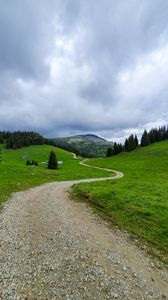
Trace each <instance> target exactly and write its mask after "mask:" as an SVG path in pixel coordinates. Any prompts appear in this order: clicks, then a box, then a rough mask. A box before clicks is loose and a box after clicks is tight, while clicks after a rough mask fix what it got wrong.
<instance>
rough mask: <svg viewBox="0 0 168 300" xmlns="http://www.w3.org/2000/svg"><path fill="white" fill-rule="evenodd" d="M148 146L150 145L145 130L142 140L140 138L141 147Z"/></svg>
mask: <svg viewBox="0 0 168 300" xmlns="http://www.w3.org/2000/svg"><path fill="white" fill-rule="evenodd" d="M149 144H150V139H149V135H148V133H147V131H146V130H145V131H144V133H143V135H142V138H141V147H145V146H148V145H149Z"/></svg>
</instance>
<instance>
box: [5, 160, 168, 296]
mask: <svg viewBox="0 0 168 300" xmlns="http://www.w3.org/2000/svg"><path fill="white" fill-rule="evenodd" d="M83 164H85V162H83ZM115 173H116V175H115V177H114V178H120V177H122V176H123V174H122V173H120V172H116V171H115ZM108 179H109V178H108ZM99 180H101V179H99ZM103 180H105V179H103ZM84 181H87V182H88V181H89V182H91V181H94V179H90V180H80V181H67V182H57V183H50V184H46V185H43V186H40V187H36V188H33V189H30V190H28V191H26V192H19V193H16V194H14V196H13V198H12V199H11V200H10V201H9V202H8V203H6V204H5V207H4V210H3V213H2V214H1V220H0V299H5V300H6V299H7V300H15V299H17V300H19V299H20V300H22V299H27V300H29V299H30V300H35V299H36V300H38V299H44V300H46V299H56V300H61V299H66V300H70V299H71V300H81V299H87V300H94V299H96V300H97V299H101V300H103V299H133V300H136V299H167V298H166V297H168V273H167V271H166V270H164V269H158V268H156V266H155V265H154V263H153V262H152V261H151V260H150V259H149V258H148V257H147V256H146V255H145V252H144V251H143V250H142V249H140V248H138V247H137V246H136V245H135V243H134V242H133V241H131V240H130V238H129V236H128V235H127V234H126V233H122V232H120V231H119V230H115V231H114V230H111V229H109V228H108V226H107V224H105V223H104V222H103V221H101V220H99V218H97V217H96V216H95V215H93V213H92V212H91V210H90V209H89V208H88V207H87V206H86V205H85V204H81V203H76V202H74V201H72V200H70V199H69V195H68V190H69V188H70V187H71V186H72V184H74V183H78V182H84Z"/></svg>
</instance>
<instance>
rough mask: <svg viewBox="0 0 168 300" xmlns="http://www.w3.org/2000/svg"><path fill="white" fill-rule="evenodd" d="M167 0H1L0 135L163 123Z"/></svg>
mask: <svg viewBox="0 0 168 300" xmlns="http://www.w3.org/2000/svg"><path fill="white" fill-rule="evenodd" d="M167 110H168V1H166V0H99V1H97V0H36V1H34V0H0V130H36V131H38V132H40V133H42V134H44V135H46V136H53V137H56V136H66V135H71V134H79V133H96V134H99V135H101V136H103V137H105V138H109V139H113V140H116V139H120V138H122V137H124V136H126V135H128V134H129V133H130V132H137V133H139V132H141V130H143V128H150V127H151V126H159V125H162V124H167V121H168V117H167Z"/></svg>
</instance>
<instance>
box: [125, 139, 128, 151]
mask: <svg viewBox="0 0 168 300" xmlns="http://www.w3.org/2000/svg"><path fill="white" fill-rule="evenodd" d="M124 148H125V151H128V139H126V140H125V144H124Z"/></svg>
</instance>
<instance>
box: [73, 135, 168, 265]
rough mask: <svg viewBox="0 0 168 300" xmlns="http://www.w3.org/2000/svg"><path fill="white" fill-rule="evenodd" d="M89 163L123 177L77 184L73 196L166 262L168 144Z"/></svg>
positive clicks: (156, 145) (92, 160)
mask: <svg viewBox="0 0 168 300" xmlns="http://www.w3.org/2000/svg"><path fill="white" fill-rule="evenodd" d="M88 163H89V164H91V165H95V166H101V167H106V168H112V169H116V170H119V171H122V172H124V174H125V176H124V178H122V179H120V180H116V181H109V182H98V183H93V184H80V185H76V186H74V187H73V193H74V194H75V196H76V197H78V198H80V199H83V200H86V201H88V202H89V203H91V205H92V206H93V207H94V208H95V210H97V211H98V212H99V213H101V214H103V215H104V216H106V217H107V218H108V219H109V220H110V222H111V223H112V224H115V225H117V226H119V227H121V228H124V229H126V230H128V231H129V232H131V233H133V234H134V235H136V236H138V237H139V238H140V239H141V240H143V241H146V242H148V244H150V251H152V253H153V254H154V253H155V255H159V256H162V258H163V259H165V261H166V259H167V255H168V141H164V142H159V143H155V144H153V145H150V146H148V147H145V148H139V149H137V150H135V151H133V152H130V153H123V154H120V155H118V156H115V157H113V158H106V159H91V160H89V162H88ZM158 251H159V252H158Z"/></svg>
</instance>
